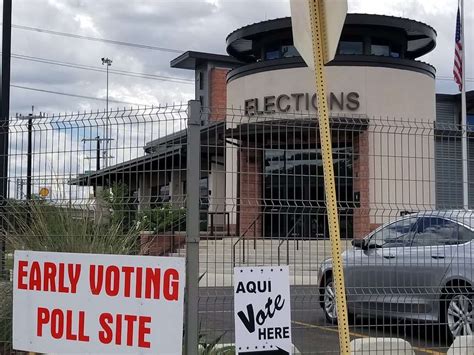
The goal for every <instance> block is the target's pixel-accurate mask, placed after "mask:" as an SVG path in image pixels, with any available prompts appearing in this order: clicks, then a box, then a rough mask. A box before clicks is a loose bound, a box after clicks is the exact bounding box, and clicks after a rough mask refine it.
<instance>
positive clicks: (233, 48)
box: [226, 14, 436, 61]
mask: <svg viewBox="0 0 474 355" xmlns="http://www.w3.org/2000/svg"><path fill="white" fill-rule="evenodd" d="M345 25H359V26H364V27H374V28H375V27H385V28H395V29H399V30H403V31H404V32H405V33H406V36H407V40H408V44H407V53H408V54H409V56H410V57H411V58H417V57H419V56H422V55H424V54H426V53H428V52H430V51H431V50H432V49H433V48H434V47H435V46H436V31H435V30H434V29H433V27H431V26H429V25H427V24H425V23H423V22H419V21H415V20H410V19H407V18H402V17H395V16H385V15H371V14H348V15H347V17H346V22H345ZM288 30H290V31H291V17H283V18H278V19H273V20H268V21H262V22H258V23H254V24H251V25H247V26H244V27H241V28H239V29H237V30H235V31H233V32H232V33H230V34H229V35H228V36H227V38H226V43H227V53H229V54H230V55H232V56H234V57H236V58H239V59H240V60H243V61H245V60H246V57H247V54H246V53H249V52H251V51H252V49H253V41H254V40H257V39H259V38H261V37H263V36H266V35H268V33H269V32H282V31H288Z"/></svg>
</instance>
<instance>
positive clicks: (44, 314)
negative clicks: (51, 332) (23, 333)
mask: <svg viewBox="0 0 474 355" xmlns="http://www.w3.org/2000/svg"><path fill="white" fill-rule="evenodd" d="M36 313H37V317H36V318H37V319H36V335H37V336H39V337H42V336H43V325H45V324H47V323H49V310H48V309H47V308H43V307H38V310H37V312H36Z"/></svg>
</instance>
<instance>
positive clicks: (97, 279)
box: [89, 265, 104, 295]
mask: <svg viewBox="0 0 474 355" xmlns="http://www.w3.org/2000/svg"><path fill="white" fill-rule="evenodd" d="M103 276H104V265H97V273H96V265H91V266H90V268H89V284H90V289H91V292H92V294H93V295H98V294H99V293H100V291H101V290H102V283H103Z"/></svg>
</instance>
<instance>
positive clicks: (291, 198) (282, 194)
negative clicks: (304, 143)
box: [264, 146, 354, 238]
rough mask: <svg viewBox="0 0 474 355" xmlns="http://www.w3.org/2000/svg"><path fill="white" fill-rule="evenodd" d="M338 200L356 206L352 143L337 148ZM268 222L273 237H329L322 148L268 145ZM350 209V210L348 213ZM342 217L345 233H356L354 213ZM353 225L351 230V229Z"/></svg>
mask: <svg viewBox="0 0 474 355" xmlns="http://www.w3.org/2000/svg"><path fill="white" fill-rule="evenodd" d="M333 154H334V155H333V157H334V171H335V174H336V188H337V194H338V201H339V202H340V203H341V204H343V205H344V206H352V204H353V202H354V201H353V200H354V198H353V190H352V159H353V154H352V147H347V146H345V147H342V148H334V152H333ZM264 194H265V196H264V197H265V199H264V201H265V207H264V214H265V223H264V234H265V236H266V237H269V238H325V237H328V236H329V234H328V228H327V218H326V210H325V202H324V179H323V167H322V157H321V150H320V149H316V148H315V149H268V150H266V151H265V154H264ZM347 212H349V213H347ZM350 212H351V211H350V210H347V211H346V213H345V214H343V216H341V217H343V218H341V235H342V236H346V235H347V236H349V235H348V234H349V233H350V236H352V231H351V230H352V217H350V215H351V213H350ZM348 228H350V230H348Z"/></svg>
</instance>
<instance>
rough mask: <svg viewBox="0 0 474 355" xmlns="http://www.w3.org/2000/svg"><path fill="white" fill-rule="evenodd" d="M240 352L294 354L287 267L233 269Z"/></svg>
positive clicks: (236, 334)
mask: <svg viewBox="0 0 474 355" xmlns="http://www.w3.org/2000/svg"><path fill="white" fill-rule="evenodd" d="M234 312H235V347H236V351H237V353H238V354H246V355H252V354H254V355H256V354H265V355H267V354H268V355H271V354H275V355H276V354H278V355H285V354H291V347H292V343H291V306H290V281H289V268H288V266H262V267H236V268H234Z"/></svg>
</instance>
